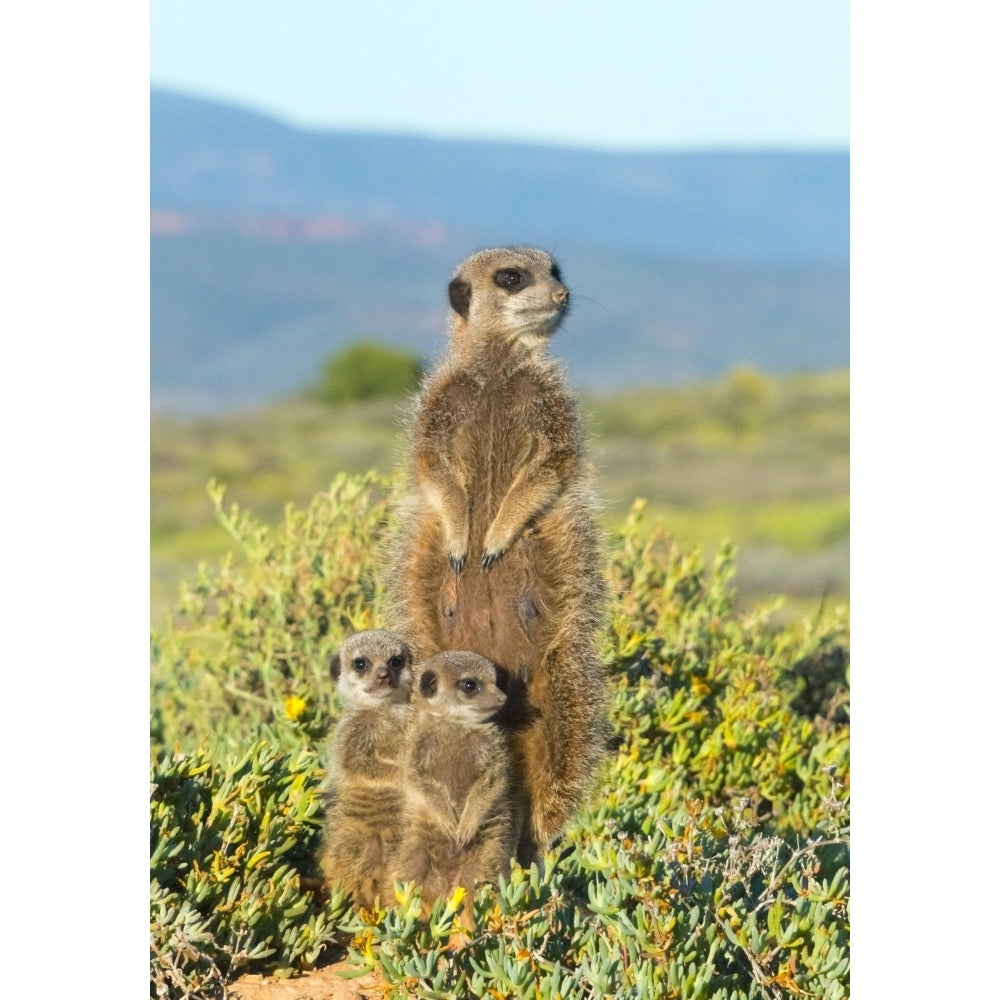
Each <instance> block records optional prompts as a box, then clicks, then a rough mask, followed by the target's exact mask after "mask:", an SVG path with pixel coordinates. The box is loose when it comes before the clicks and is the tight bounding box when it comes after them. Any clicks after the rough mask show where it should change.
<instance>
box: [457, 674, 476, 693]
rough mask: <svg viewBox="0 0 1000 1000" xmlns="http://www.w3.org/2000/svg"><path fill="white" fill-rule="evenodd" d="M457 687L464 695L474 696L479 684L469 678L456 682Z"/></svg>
mask: <svg viewBox="0 0 1000 1000" xmlns="http://www.w3.org/2000/svg"><path fill="white" fill-rule="evenodd" d="M458 686H459V688H461V690H463V691H464V692H465V693H466V694H475V693H476V692H477V691H478V690H479V684H478V683H477V682H476V681H475V680H473V679H472V678H471V677H463V678H462V679H461V680H460V681H459V682H458Z"/></svg>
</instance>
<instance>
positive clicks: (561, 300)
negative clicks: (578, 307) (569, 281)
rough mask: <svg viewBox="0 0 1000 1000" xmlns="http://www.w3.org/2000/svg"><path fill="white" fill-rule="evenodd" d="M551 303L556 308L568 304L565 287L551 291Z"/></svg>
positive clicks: (567, 291) (567, 292) (567, 293)
mask: <svg viewBox="0 0 1000 1000" xmlns="http://www.w3.org/2000/svg"><path fill="white" fill-rule="evenodd" d="M552 301H553V302H554V303H555V304H556V305H557V306H564V305H567V304H568V303H569V289H568V288H566V287H565V286H564V287H562V288H554V289H553V290H552Z"/></svg>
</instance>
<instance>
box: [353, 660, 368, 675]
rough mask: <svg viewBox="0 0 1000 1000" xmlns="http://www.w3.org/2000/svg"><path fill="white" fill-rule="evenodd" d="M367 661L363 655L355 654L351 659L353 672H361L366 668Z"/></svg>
mask: <svg viewBox="0 0 1000 1000" xmlns="http://www.w3.org/2000/svg"><path fill="white" fill-rule="evenodd" d="M368 666H369V664H368V661H367V660H366V659H365V658H364V657H363V656H357V657H355V658H354V659H353V660H351V667H352V668H353V669H354V671H355V673H359V674H363V673H364V672H365V671H366V670H367V669H368Z"/></svg>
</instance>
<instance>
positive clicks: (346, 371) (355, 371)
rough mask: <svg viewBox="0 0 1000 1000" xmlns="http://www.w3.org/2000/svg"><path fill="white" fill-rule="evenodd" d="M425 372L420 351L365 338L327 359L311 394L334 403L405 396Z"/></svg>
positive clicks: (411, 390) (325, 401) (417, 383)
mask: <svg viewBox="0 0 1000 1000" xmlns="http://www.w3.org/2000/svg"><path fill="white" fill-rule="evenodd" d="M422 372H423V368H422V365H421V362H420V358H418V357H417V356H416V355H414V354H410V353H409V352H407V351H402V350H399V349H398V348H395V347H387V346H386V345H384V344H373V343H369V342H366V341H362V342H359V343H355V344H350V345H349V346H347V347H345V348H344V349H343V350H342V351H340V352H338V353H337V354H335V355H333V357H331V358H329V359H328V360H327V361H326V362H324V364H323V371H322V375H321V376H320V379H319V382H318V384H317V385H316V387H315V388H314V389H313V390H312V392H311V393H310V395H312V396H314V397H315V398H317V399H319V400H322V401H323V402H324V403H330V404H331V405H334V406H336V405H338V404H340V403H351V402H357V401H359V400H365V399H379V398H383V397H391V398H396V397H402V396H406V395H407V394H409V393H412V392H414V391H415V390H416V389H417V387H418V385H419V384H420V376H421V374H422Z"/></svg>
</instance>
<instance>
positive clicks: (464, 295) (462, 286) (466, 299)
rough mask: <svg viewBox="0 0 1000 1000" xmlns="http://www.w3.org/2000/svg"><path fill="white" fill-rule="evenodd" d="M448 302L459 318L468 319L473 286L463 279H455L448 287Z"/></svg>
mask: <svg viewBox="0 0 1000 1000" xmlns="http://www.w3.org/2000/svg"><path fill="white" fill-rule="evenodd" d="M448 301H449V302H450V303H451V307H452V309H454V310H455V312H457V313H458V315H459V316H461V317H463V318H464V319H468V317H469V306H470V305H471V304H472V285H470V284H469V283H468V282H467V281H463V280H462V279H461V278H453V279H452V281H451V284H450V285H449V286H448Z"/></svg>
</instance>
